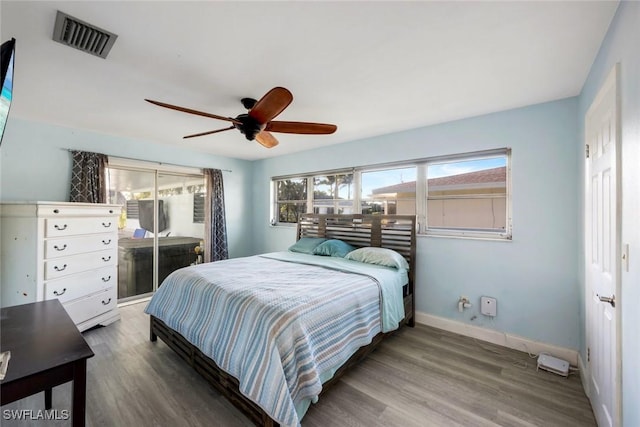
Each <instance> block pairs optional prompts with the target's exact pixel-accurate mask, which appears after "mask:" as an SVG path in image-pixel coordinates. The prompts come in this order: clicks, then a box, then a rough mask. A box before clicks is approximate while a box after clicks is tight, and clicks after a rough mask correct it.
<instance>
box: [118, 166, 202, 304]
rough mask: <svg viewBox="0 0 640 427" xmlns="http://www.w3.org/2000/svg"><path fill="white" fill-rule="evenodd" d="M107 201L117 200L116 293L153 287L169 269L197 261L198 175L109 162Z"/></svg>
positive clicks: (122, 295)
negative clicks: (121, 206)
mask: <svg viewBox="0 0 640 427" xmlns="http://www.w3.org/2000/svg"><path fill="white" fill-rule="evenodd" d="M108 176H109V203H116V204H120V205H123V207H124V209H123V211H122V212H123V213H122V216H121V217H120V221H119V227H118V230H119V236H118V299H119V300H120V301H121V302H123V301H126V300H129V299H134V298H137V297H140V296H146V295H148V294H151V293H152V292H154V291H155V290H156V289H157V287H158V286H159V285H160V284H161V283H162V281H163V280H164V279H165V278H166V277H167V276H168V275H169V274H170V273H171V272H172V271H174V270H176V269H178V268H182V267H186V266H189V265H192V264H195V263H197V262H199V260H200V259H201V258H199V257H198V255H199V254H200V252H201V246H203V245H202V240H203V236H204V218H203V217H202V215H200V214H197V211H198V208H199V204H198V199H199V198H200V197H199V195H201V194H204V179H203V177H202V176H201V175H188V174H176V173H164V172H159V171H157V170H140V169H131V168H120V167H110V168H109V170H108ZM200 210H201V207H200Z"/></svg>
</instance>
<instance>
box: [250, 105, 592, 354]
mask: <svg viewBox="0 0 640 427" xmlns="http://www.w3.org/2000/svg"><path fill="white" fill-rule="evenodd" d="M577 111H578V103H577V98H569V99H565V100H561V101H556V102H550V103H546V104H540V105H534V106H530V107H526V108H520V109H515V110H510V111H506V112H500V113H495V114H490V115H486V116H481V117H476V118H471V119H465V120H460V121H455V122H450V123H445V124H440V125H436V126H429V127H425V128H420V129H415V130H410V131H405V132H399V133H395V134H391V135H384V136H379V137H375V138H368V139H364V140H360V141H355V142H351V143H347V144H341V145H335V146H330V147H326V148H323V149H317V150H313V151H306V152H302V153H299V154H294V155H289V156H281V157H277V158H271V159H266V160H261V161H257V162H255V168H254V186H253V198H254V212H255V217H254V218H255V219H254V227H253V229H254V232H255V234H256V246H255V251H256V253H259V252H266V251H274V250H283V249H286V248H287V247H288V246H289V245H290V244H292V243H293V242H294V240H295V232H294V230H293V229H292V228H287V227H271V226H269V182H270V178H271V177H272V176H278V175H286V174H295V173H303V172H311V171H319V170H323V169H335V168H341V167H348V166H359V165H368V164H376V163H384V162H390V161H397V160H406V159H415V158H423V157H430V156H438V155H446V154H454V153H464V152H471V151H478V150H486V149H491V148H500V147H511V148H512V149H513V152H512V160H513V162H512V165H513V172H512V177H513V241H512V242H502V241H499V242H497V241H480V240H462V239H450V238H435V237H420V238H419V239H418V248H417V269H416V286H417V291H416V292H417V310H419V311H421V312H424V313H428V314H432V315H436V316H441V317H446V318H450V319H454V320H458V321H463V322H467V323H470V324H475V325H482V326H485V327H488V328H492V329H496V330H499V331H504V332H509V333H513V334H517V335H520V336H524V337H527V338H530V339H533V340H537V341H543V342H546V343H550V344H555V345H560V346H564V347H568V348H575V349H578V348H579V345H580V341H579V337H580V324H579V322H578V313H579V306H580V301H579V295H580V293H579V289H578V277H577V270H578V268H577V266H578V253H577V251H576V248H577V247H578V241H579V237H578V230H577V228H576V225H575V224H576V221H577V218H578V217H579V216H580V215H581V214H580V212H579V197H578V191H579V180H580V177H579V174H578V164H577V163H578V160H577V158H576V153H575V149H576V146H577V145H578V134H579V132H578V128H577ZM460 295H466V296H469V297H470V298H471V300H472V302H475V306H474V307H473V308H472V309H471V310H467V311H465V313H463V314H461V313H458V311H457V305H456V302H457V300H458V297H459V296H460ZM482 295H489V296H493V297H495V298H497V299H498V316H497V317H496V318H495V320H494V322H493V323H491V322H489V321H488V320H486V319H485V318H484V317H483V316H479V318H478V319H476V320H475V321H471V320H470V318H471V317H472V316H473V315H477V314H478V311H479V310H478V305H479V298H480V296H482Z"/></svg>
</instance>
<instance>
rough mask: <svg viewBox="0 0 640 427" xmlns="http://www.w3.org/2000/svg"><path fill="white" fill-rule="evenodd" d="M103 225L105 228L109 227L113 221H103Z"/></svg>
mask: <svg viewBox="0 0 640 427" xmlns="http://www.w3.org/2000/svg"><path fill="white" fill-rule="evenodd" d="M102 226H103V227H104V228H109V227H111V222H103V223H102Z"/></svg>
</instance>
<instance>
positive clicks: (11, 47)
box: [0, 38, 16, 144]
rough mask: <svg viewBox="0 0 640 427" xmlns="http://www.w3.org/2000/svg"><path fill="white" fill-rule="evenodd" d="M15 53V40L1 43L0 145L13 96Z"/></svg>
mask: <svg viewBox="0 0 640 427" xmlns="http://www.w3.org/2000/svg"><path fill="white" fill-rule="evenodd" d="M15 52H16V39H13V38H12V39H11V40H9V41H7V42H4V43H2V46H1V47H0V86H1V87H2V93H0V144H2V137H3V135H4V128H5V125H6V124H7V117H8V116H9V107H11V98H12V94H13V61H14V57H15Z"/></svg>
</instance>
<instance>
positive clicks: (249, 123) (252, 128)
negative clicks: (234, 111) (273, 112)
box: [233, 114, 265, 141]
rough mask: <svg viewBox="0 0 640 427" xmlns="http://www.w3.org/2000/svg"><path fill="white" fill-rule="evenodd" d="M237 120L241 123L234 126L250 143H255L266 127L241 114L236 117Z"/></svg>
mask: <svg viewBox="0 0 640 427" xmlns="http://www.w3.org/2000/svg"><path fill="white" fill-rule="evenodd" d="M236 120H238V121H240V123H239V124H238V123H234V124H233V125H234V126H235V127H236V128H237V129H238V130H239V131H240V132H242V134H243V135H244V136H245V137H246V138H247V139H248V140H249V141H253V140H254V139H255V138H256V135H258V134H259V133H260V132H261V131H262V129H264V126H265V125H263V124H260V123H258V122H257V121H256V120H255V119H253V118H252V117H251V116H249V115H248V114H240V115H239V116H238V117H236Z"/></svg>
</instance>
